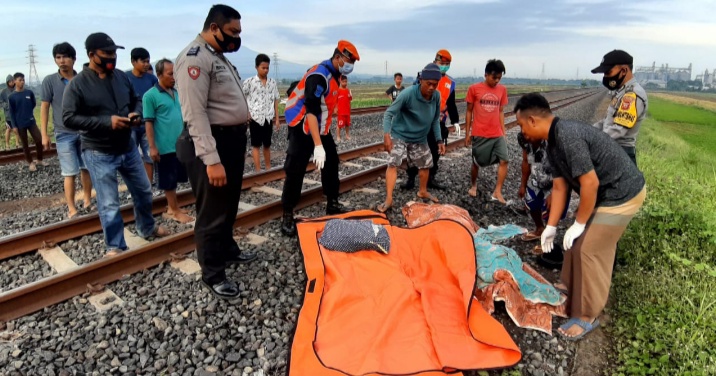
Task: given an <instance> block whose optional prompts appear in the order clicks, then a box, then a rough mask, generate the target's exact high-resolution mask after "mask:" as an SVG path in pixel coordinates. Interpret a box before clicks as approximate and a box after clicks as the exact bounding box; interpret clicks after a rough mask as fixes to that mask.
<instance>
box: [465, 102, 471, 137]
mask: <svg viewBox="0 0 716 376" xmlns="http://www.w3.org/2000/svg"><path fill="white" fill-rule="evenodd" d="M472 109H473V104H472V103H470V102H468V103H467V110H465V146H467V144H468V143H469V142H470V134H471V133H470V130H471V129H472Z"/></svg>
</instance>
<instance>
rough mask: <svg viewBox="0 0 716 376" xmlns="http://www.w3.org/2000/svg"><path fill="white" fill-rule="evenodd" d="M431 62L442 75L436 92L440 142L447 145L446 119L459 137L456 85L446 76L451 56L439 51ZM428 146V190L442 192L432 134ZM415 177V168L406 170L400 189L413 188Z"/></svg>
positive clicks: (437, 156) (448, 53)
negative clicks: (431, 161) (438, 99)
mask: <svg viewBox="0 0 716 376" xmlns="http://www.w3.org/2000/svg"><path fill="white" fill-rule="evenodd" d="M433 62H434V63H435V64H437V66H438V67H439V68H440V73H441V74H442V78H441V79H440V82H438V88H437V91H438V92H439V93H440V133H441V134H442V142H444V143H445V144H446V145H447V139H448V133H449V132H450V131H449V130H448V128H447V125H446V123H447V120H448V117H450V123H451V124H452V128H453V131H455V132H458V137H459V136H460V114H459V113H458V112H457V105H456V104H455V88H456V84H455V80H453V79H452V77H450V76H448V75H447V71H448V70H449V69H450V63H451V62H452V55H450V52H449V51H448V50H440V51H438V52H437V53H436V54H435V60H434V61H433ZM428 145H429V146H430V152H431V153H432V155H433V167H431V168H430V174H429V177H428V188H433V189H438V190H443V189H445V186H443V185H442V184H440V183H438V182H437V181H436V177H437V174H438V161H439V160H440V153H439V152H438V143H437V141H435V137H433V134H432V133H430V134H428ZM417 175H418V169H417V168H413V167H411V168H408V179H407V180H406V181H405V183H404V184H403V185H401V186H400V188H402V189H406V190H407V189H413V188H415V177H416V176H417Z"/></svg>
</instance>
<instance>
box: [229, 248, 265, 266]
mask: <svg viewBox="0 0 716 376" xmlns="http://www.w3.org/2000/svg"><path fill="white" fill-rule="evenodd" d="M257 257H259V255H258V254H257V253H256V252H251V251H241V252H239V254H237V255H235V256H232V257H229V258H228V259H227V260H226V262H227V263H229V264H248V263H250V262H251V261H254V260H256V258H257Z"/></svg>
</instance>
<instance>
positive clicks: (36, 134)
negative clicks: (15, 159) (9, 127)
mask: <svg viewBox="0 0 716 376" xmlns="http://www.w3.org/2000/svg"><path fill="white" fill-rule="evenodd" d="M27 132H30V135H31V136H32V140H33V141H35V150H36V152H37V160H38V161H41V160H42V133H40V129H39V128H37V125H35V124H33V125H31V126H30V127H29V128H25V129H22V128H18V129H17V134H18V136H20V143H21V144H22V151H24V152H25V159H26V160H27V163H32V154H31V153H30V145H29V142H30V141H29V140H28V138H27Z"/></svg>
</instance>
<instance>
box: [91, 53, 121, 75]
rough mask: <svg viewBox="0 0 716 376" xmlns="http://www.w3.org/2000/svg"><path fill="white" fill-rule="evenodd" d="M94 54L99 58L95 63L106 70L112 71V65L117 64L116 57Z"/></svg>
mask: <svg viewBox="0 0 716 376" xmlns="http://www.w3.org/2000/svg"><path fill="white" fill-rule="evenodd" d="M96 56H97V57H98V58H99V63H97V65H99V66H100V67H101V68H102V69H104V70H105V71H106V72H111V71H113V70H114V67H115V66H116V65H117V58H116V57H102V56H99V55H96Z"/></svg>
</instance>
